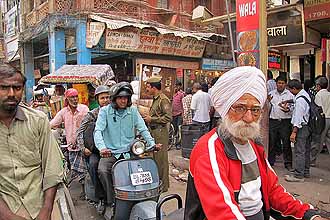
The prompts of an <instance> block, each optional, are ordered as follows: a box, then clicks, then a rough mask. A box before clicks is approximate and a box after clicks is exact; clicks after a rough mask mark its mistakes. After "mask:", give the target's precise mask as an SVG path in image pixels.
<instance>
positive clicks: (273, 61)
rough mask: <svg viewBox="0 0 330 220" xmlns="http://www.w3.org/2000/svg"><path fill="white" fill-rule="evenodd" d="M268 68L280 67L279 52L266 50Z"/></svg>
mask: <svg viewBox="0 0 330 220" xmlns="http://www.w3.org/2000/svg"><path fill="white" fill-rule="evenodd" d="M268 68H271V69H281V54H279V53H275V52H268Z"/></svg>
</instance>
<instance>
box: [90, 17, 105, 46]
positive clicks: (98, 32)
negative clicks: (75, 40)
mask: <svg viewBox="0 0 330 220" xmlns="http://www.w3.org/2000/svg"><path fill="white" fill-rule="evenodd" d="M104 30H105V23H103V22H88V25H87V33H86V47H87V48H92V47H94V46H96V45H97V44H98V43H99V41H100V39H101V37H102V35H103V32H104Z"/></svg>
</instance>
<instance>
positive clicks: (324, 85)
mask: <svg viewBox="0 0 330 220" xmlns="http://www.w3.org/2000/svg"><path fill="white" fill-rule="evenodd" d="M328 83H329V81H328V79H327V78H326V77H324V76H323V77H320V78H318V79H317V80H316V85H320V87H321V89H327V88H328Z"/></svg>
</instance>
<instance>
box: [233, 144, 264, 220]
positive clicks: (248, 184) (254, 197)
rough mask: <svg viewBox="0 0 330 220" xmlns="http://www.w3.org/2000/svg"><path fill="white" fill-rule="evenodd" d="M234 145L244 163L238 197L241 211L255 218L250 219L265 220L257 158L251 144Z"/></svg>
mask: <svg viewBox="0 0 330 220" xmlns="http://www.w3.org/2000/svg"><path fill="white" fill-rule="evenodd" d="M233 144H234V146H235V149H236V153H237V156H238V158H239V160H240V161H241V162H242V180H241V190H240V192H239V195H238V203H239V207H240V210H241V212H242V213H243V214H244V216H247V217H248V216H255V217H253V218H250V219H253V220H262V219H264V218H263V215H261V214H262V206H263V202H262V195H261V178H260V173H259V168H258V162H257V156H256V154H255V152H254V151H253V148H252V146H251V145H250V143H247V144H245V145H240V144H237V143H234V142H233ZM260 215H261V216H260ZM248 219H249V218H248Z"/></svg>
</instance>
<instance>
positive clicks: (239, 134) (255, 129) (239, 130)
mask: <svg viewBox="0 0 330 220" xmlns="http://www.w3.org/2000/svg"><path fill="white" fill-rule="evenodd" d="M259 121H260V120H258V121H257V122H252V123H246V122H244V121H242V120H240V121H237V122H233V121H232V120H230V119H229V117H228V116H226V117H225V118H224V119H223V120H222V123H221V124H220V130H221V132H222V133H223V135H224V136H225V137H227V138H230V137H233V138H235V139H238V140H241V141H244V142H246V141H248V140H254V139H256V138H259V137H260V123H259Z"/></svg>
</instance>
